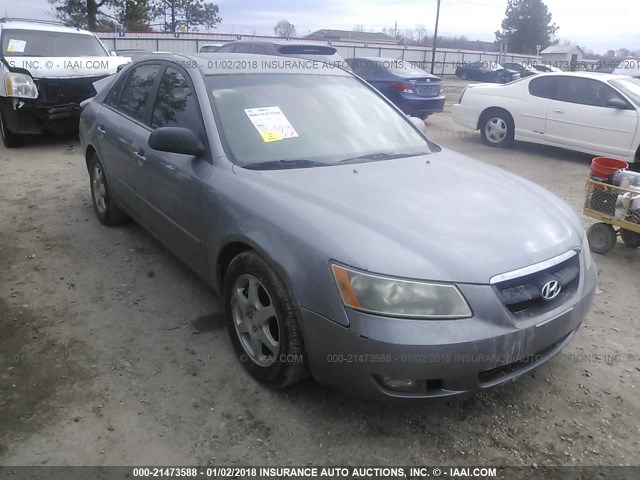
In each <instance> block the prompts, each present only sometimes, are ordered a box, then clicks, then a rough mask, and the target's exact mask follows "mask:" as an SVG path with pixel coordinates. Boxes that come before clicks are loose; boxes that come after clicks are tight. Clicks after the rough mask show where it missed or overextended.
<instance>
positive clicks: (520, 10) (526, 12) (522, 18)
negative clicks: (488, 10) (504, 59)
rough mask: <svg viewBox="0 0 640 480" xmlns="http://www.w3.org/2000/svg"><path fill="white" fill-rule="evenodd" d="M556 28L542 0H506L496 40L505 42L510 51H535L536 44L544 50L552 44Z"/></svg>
mask: <svg viewBox="0 0 640 480" xmlns="http://www.w3.org/2000/svg"><path fill="white" fill-rule="evenodd" d="M558 29H559V27H558V26H557V25H556V24H555V23H552V16H551V12H550V11H549V8H548V7H547V6H546V5H545V4H544V2H543V1H542V0H508V4H507V10H506V12H505V18H504V20H503V21H502V30H501V31H497V32H496V40H497V41H499V42H505V43H507V44H508V48H509V51H511V52H517V53H536V46H537V45H540V47H541V48H542V49H543V50H544V49H545V48H546V47H548V46H549V45H551V44H552V41H551V38H552V37H553V36H554V35H555V34H556V32H557V31H558Z"/></svg>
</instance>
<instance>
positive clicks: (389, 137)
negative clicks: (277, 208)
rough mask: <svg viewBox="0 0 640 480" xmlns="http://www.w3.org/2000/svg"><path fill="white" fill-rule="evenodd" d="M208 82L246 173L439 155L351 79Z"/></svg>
mask: <svg viewBox="0 0 640 480" xmlns="http://www.w3.org/2000/svg"><path fill="white" fill-rule="evenodd" d="M206 83H207V86H208V90H209V92H210V95H211V102H212V105H213V108H214V112H215V114H216V117H217V122H218V123H219V124H220V128H221V133H222V136H223V138H224V140H225V144H226V147H225V149H226V151H227V154H228V155H229V157H230V158H231V159H232V161H234V162H235V163H238V164H240V165H242V166H246V167H254V168H260V165H268V164H272V165H273V164H274V163H276V164H277V165H282V166H283V168H287V163H288V164H290V165H291V166H297V165H304V164H306V165H308V166H325V165H335V164H338V163H341V162H342V163H354V162H364V161H376V160H386V159H392V158H400V157H410V156H416V155H423V154H428V153H430V152H431V151H432V149H437V148H438V147H437V146H435V145H433V144H431V143H430V142H429V141H428V140H427V139H426V138H424V136H422V135H421V134H420V133H419V132H418V131H416V130H415V128H413V126H412V125H411V124H410V122H408V121H407V119H406V117H404V116H403V115H402V114H399V113H398V112H397V111H396V110H395V109H394V108H393V107H392V106H391V105H389V104H388V103H387V102H386V101H384V100H383V99H381V98H380V97H379V96H378V95H377V94H376V93H375V92H374V91H373V90H372V89H371V88H370V87H367V86H366V85H364V84H363V83H362V82H360V81H359V80H357V79H356V78H354V77H351V76H338V75H322V78H319V76H318V75H314V74H296V73H271V74H258V73H256V74H250V75H240V74H238V75H233V74H228V75H211V76H207V77H206Z"/></svg>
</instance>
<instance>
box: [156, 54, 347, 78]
mask: <svg viewBox="0 0 640 480" xmlns="http://www.w3.org/2000/svg"><path fill="white" fill-rule="evenodd" d="M154 58H155V59H157V60H167V61H172V62H178V63H180V62H184V60H185V58H186V59H188V60H195V61H196V62H197V64H198V65H199V66H200V68H201V69H202V72H203V73H204V74H205V75H233V74H252V73H263V74H264V73H298V74H308V75H328V76H331V75H333V76H335V75H338V76H344V77H349V76H352V74H351V73H349V72H348V71H347V70H343V69H341V68H339V67H336V66H333V65H330V68H327V65H329V64H326V63H324V62H318V61H314V60H309V59H306V58H297V57H282V56H278V55H257V54H253V53H220V52H215V53H192V54H182V55H177V54H158V55H156V56H154ZM146 60H148V59H146ZM234 67H237V68H234Z"/></svg>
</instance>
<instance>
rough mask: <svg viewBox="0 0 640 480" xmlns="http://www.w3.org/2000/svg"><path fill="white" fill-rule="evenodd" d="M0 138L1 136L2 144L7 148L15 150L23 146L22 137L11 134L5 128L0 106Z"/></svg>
mask: <svg viewBox="0 0 640 480" xmlns="http://www.w3.org/2000/svg"><path fill="white" fill-rule="evenodd" d="M0 136H2V143H3V144H4V146H5V147H7V148H16V147H23V146H24V135H20V134H17V133H13V132H11V131H10V130H9V128H8V126H7V120H6V118H5V116H4V113H3V112H2V107H1V106H0Z"/></svg>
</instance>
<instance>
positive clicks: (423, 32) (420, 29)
mask: <svg viewBox="0 0 640 480" xmlns="http://www.w3.org/2000/svg"><path fill="white" fill-rule="evenodd" d="M426 37H427V28H426V27H425V26H424V25H416V42H418V43H423V42H424V40H425V39H426Z"/></svg>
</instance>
